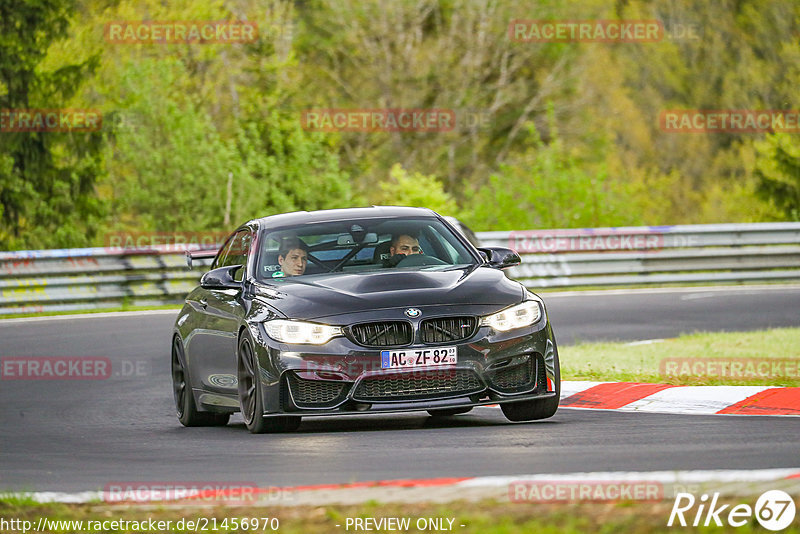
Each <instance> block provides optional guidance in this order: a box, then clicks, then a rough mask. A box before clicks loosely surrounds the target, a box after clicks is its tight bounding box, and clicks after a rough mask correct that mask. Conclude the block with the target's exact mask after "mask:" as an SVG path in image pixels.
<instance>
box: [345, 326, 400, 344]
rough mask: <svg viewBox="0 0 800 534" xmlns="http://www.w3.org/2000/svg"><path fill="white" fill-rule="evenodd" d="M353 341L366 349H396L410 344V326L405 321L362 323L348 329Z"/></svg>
mask: <svg viewBox="0 0 800 534" xmlns="http://www.w3.org/2000/svg"><path fill="white" fill-rule="evenodd" d="M350 332H352V335H353V340H354V341H355V342H356V343H358V344H359V345H364V346H366V347H397V346H402V345H408V344H409V343H411V332H412V331H411V324H410V323H407V322H406V321H381V322H377V323H362V324H357V325H353V326H351V327H350Z"/></svg>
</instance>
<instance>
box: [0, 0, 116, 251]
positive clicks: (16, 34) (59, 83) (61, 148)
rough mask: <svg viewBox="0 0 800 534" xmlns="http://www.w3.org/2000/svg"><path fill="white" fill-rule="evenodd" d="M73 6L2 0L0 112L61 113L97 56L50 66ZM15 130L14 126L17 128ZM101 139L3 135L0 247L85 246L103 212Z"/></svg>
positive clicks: (63, 0)
mask: <svg viewBox="0 0 800 534" xmlns="http://www.w3.org/2000/svg"><path fill="white" fill-rule="evenodd" d="M74 8H75V6H74V2H73V1H71V0H0V109H3V110H18V111H20V110H30V109H60V108H64V107H65V106H66V105H67V104H69V103H70V99H71V97H72V96H73V95H75V94H76V92H77V91H78V89H79V88H80V86H81V84H82V82H83V80H85V79H86V78H87V77H88V76H89V74H90V73H91V72H92V71H93V69H94V68H95V67H96V66H97V57H96V56H90V57H89V58H88V59H85V60H84V61H80V62H71V63H70V62H67V63H63V64H59V65H57V66H55V67H53V68H51V69H50V68H48V67H49V65H47V64H46V61H45V60H46V57H47V54H48V51H49V50H51V48H52V47H53V46H54V44H56V43H58V42H59V40H61V39H63V38H65V37H66V35H67V30H68V27H69V17H70V15H71V13H72V12H73V11H74ZM12 129H13V128H12ZM101 146H102V138H101V133H100V132H98V131H93V132H83V133H79V132H74V131H72V132H64V133H58V132H53V131H36V132H23V131H17V132H13V131H3V132H0V248H4V249H15V248H41V247H44V246H51V247H53V246H55V247H65V246H79V245H84V244H87V243H88V242H89V240H90V239H91V236H92V234H93V233H94V232H95V229H96V224H97V219H98V217H100V215H101V214H102V209H101V204H100V202H99V201H98V200H97V198H96V195H95V190H94V185H95V181H96V179H97V176H98V175H99V174H100V172H101V171H100V150H101Z"/></svg>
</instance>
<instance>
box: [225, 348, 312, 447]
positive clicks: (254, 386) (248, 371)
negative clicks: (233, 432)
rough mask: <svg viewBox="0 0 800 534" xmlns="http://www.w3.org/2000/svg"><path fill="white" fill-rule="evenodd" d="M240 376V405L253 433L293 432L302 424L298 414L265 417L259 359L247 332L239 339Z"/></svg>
mask: <svg viewBox="0 0 800 534" xmlns="http://www.w3.org/2000/svg"><path fill="white" fill-rule="evenodd" d="M237 353H238V354H237V358H236V359H237V361H238V364H237V368H238V378H239V407H240V408H241V410H242V418H243V419H244V424H245V426H246V427H247V430H249V431H250V433H251V434H264V433H266V432H291V431H294V430H297V428H298V427H299V426H300V417H298V416H277V417H264V399H263V393H262V391H261V386H260V385H259V380H258V376H259V374H260V373H259V371H258V361H257V360H256V356H255V351H253V342H252V341H251V339H250V337H249V336H248V335H247V334H244V335H243V336H242V337H241V339H239V350H238V351H237Z"/></svg>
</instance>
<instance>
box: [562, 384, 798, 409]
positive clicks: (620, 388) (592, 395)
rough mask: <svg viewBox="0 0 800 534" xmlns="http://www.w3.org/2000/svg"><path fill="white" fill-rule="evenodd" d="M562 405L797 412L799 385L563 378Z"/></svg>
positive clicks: (571, 406) (610, 407)
mask: <svg viewBox="0 0 800 534" xmlns="http://www.w3.org/2000/svg"><path fill="white" fill-rule="evenodd" d="M560 407H563V408H593V409H602V410H620V411H625V412H654V413H678V414H724V415H795V416H797V415H800V387H791V388H788V387H786V388H784V387H771V386H672V385H669V384H645V383H637V382H588V381H565V382H562V383H561V403H560Z"/></svg>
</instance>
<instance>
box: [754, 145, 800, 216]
mask: <svg viewBox="0 0 800 534" xmlns="http://www.w3.org/2000/svg"><path fill="white" fill-rule="evenodd" d="M756 149H757V150H758V155H759V157H758V160H757V163H756V175H757V176H758V178H759V183H758V192H759V193H760V194H761V195H762V196H764V197H766V198H768V199H770V200H772V201H773V202H774V203H775V205H776V206H777V207H778V209H779V210H780V211H781V212H782V213H783V215H784V217H785V218H786V219H787V220H792V221H800V145H798V144H797V140H796V138H795V137H794V136H793V135H790V134H785V133H782V134H775V135H769V136H767V138H766V140H765V141H763V142H761V143H757V144H756Z"/></svg>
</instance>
